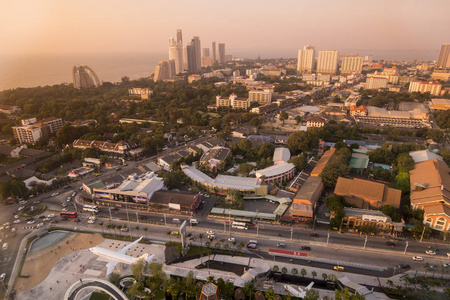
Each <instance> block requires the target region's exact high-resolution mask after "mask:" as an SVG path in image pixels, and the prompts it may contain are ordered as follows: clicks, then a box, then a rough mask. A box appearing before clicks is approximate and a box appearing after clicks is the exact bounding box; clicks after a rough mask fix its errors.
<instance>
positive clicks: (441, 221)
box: [436, 217, 447, 230]
mask: <svg viewBox="0 0 450 300" xmlns="http://www.w3.org/2000/svg"><path fill="white" fill-rule="evenodd" d="M445 223H447V221H446V220H445V218H444V217H440V218H439V219H438V220H437V222H436V229H439V230H443V229H444V228H445Z"/></svg>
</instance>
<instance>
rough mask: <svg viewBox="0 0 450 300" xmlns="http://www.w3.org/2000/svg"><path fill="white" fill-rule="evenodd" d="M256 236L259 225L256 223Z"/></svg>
mask: <svg viewBox="0 0 450 300" xmlns="http://www.w3.org/2000/svg"><path fill="white" fill-rule="evenodd" d="M256 236H259V225H258V224H256Z"/></svg>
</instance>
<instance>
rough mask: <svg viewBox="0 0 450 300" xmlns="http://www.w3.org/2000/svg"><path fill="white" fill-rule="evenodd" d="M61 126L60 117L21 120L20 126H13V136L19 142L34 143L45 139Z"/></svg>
mask: <svg viewBox="0 0 450 300" xmlns="http://www.w3.org/2000/svg"><path fill="white" fill-rule="evenodd" d="M62 126H63V120H62V119H61V118H55V117H50V118H47V119H43V120H41V121H40V122H39V123H37V121H36V118H31V119H26V120H22V126H15V127H13V128H12V129H13V132H14V137H15V138H16V140H17V141H18V142H19V143H21V144H24V143H28V144H34V143H36V142H37V141H38V140H40V139H42V140H46V139H48V138H49V137H50V135H51V134H52V133H56V132H57V131H58V130H59V129H60V128H61V127H62Z"/></svg>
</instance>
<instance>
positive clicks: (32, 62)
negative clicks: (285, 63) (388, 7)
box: [0, 49, 439, 91]
mask: <svg viewBox="0 0 450 300" xmlns="http://www.w3.org/2000/svg"><path fill="white" fill-rule="evenodd" d="M230 50H231V51H230V53H233V54H235V56H238V57H248V58H256V57H257V56H258V55H259V56H260V57H261V58H262V59H266V58H279V57H283V58H289V57H294V56H295V55H292V51H283V52H279V51H273V49H270V50H272V51H270V50H269V49H267V50H268V51H269V52H271V53H253V52H252V53H250V52H247V51H248V50H247V51H245V50H244V51H243V49H230ZM233 50H234V52H233ZM260 50H263V51H262V52H264V49H260ZM338 50H339V53H346V54H350V53H355V54H359V55H362V56H365V55H373V58H374V59H375V60H380V59H384V60H396V61H410V62H412V61H414V60H417V61H433V60H436V59H437V57H438V55H439V49H431V50H417V51H410V50H352V49H338ZM239 52H241V53H239ZM166 59H168V54H167V53H95V54H87V53H86V54H64V55H63V54H58V55H48V54H46V55H44V54H41V55H18V54H10V55H0V91H2V90H7V89H15V88H19V87H37V86H46V85H54V84H61V83H71V82H72V73H71V72H72V67H73V66H74V65H76V64H85V65H88V66H90V67H91V68H92V69H93V70H94V71H95V72H96V73H97V76H98V77H99V78H100V80H101V81H109V82H117V81H120V80H121V78H122V77H124V76H128V77H129V78H130V79H138V78H142V77H148V76H150V75H151V74H153V73H154V71H155V67H156V65H157V64H158V62H159V61H161V60H166Z"/></svg>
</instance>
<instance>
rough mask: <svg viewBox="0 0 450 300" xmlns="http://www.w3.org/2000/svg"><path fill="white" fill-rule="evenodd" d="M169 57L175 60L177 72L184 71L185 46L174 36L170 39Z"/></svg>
mask: <svg viewBox="0 0 450 300" xmlns="http://www.w3.org/2000/svg"><path fill="white" fill-rule="evenodd" d="M169 59H173V60H174V61H175V71H176V73H177V74H179V73H181V72H183V69H184V65H183V48H182V47H181V44H180V42H177V41H175V40H174V39H173V38H170V39H169Z"/></svg>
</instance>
